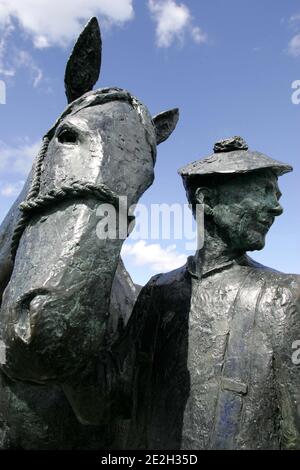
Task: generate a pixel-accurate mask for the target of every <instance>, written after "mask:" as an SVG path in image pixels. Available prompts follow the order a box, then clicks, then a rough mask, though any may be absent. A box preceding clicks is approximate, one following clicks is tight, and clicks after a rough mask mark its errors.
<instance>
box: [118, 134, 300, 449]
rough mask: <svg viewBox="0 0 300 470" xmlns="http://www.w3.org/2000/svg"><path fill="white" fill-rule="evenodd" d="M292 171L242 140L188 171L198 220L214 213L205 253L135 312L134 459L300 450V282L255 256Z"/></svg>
mask: <svg viewBox="0 0 300 470" xmlns="http://www.w3.org/2000/svg"><path fill="white" fill-rule="evenodd" d="M289 171H292V168H291V167H290V166H289V165H286V164H284V163H281V162H278V161H275V160H273V159H271V158H269V157H267V156H266V155H263V154H262V153H259V152H252V151H249V150H248V146H247V144H246V142H245V141H244V140H243V139H242V138H240V137H234V138H232V139H227V140H224V141H221V142H218V143H216V145H215V147H214V154H213V155H212V156H210V157H208V158H205V159H203V160H199V161H196V162H194V163H191V164H189V165H187V166H186V167H184V168H182V169H181V170H180V171H179V174H180V175H181V176H182V178H183V182H184V185H185V188H186V191H187V197H188V200H189V202H190V204H191V205H192V207H193V211H194V212H195V211H196V207H197V205H202V207H204V231H205V233H204V246H203V247H202V248H201V249H199V250H198V251H197V252H196V254H195V256H194V257H189V259H188V262H187V264H186V265H185V266H184V267H183V268H180V269H177V270H175V271H172V272H170V273H167V274H160V275H157V276H154V277H153V278H152V279H151V280H150V281H149V282H148V284H147V285H146V286H145V287H144V288H143V289H142V291H141V294H140V296H139V298H138V301H137V303H136V306H135V308H134V312H133V315H132V318H131V320H130V322H129V327H128V333H127V341H129V342H131V346H132V345H134V348H133V349H134V351H135V352H134V356H135V357H134V359H133V358H132V357H131V358H130V359H129V360H128V361H126V360H125V366H126V363H130V362H131V363H132V364H134V365H135V368H134V371H135V372H134V380H133V382H132V383H133V386H132V394H133V395H134V400H133V417H132V424H131V431H130V433H129V436H130V438H129V442H128V443H127V446H128V447H134V448H137V447H139V448H148V449H174V448H182V449H194V450H195V449H300V366H299V365H297V364H296V363H293V360H292V357H293V347H294V346H293V345H294V344H295V342H297V341H299V340H300V301H299V299H300V276H298V275H292V274H283V273H280V272H278V271H275V270H272V269H270V268H267V267H265V266H262V265H260V264H258V263H256V262H255V261H253V260H252V259H251V258H249V257H248V256H247V254H246V253H247V252H248V251H253V250H261V249H262V248H263V247H264V245H265V237H266V234H267V232H268V230H269V229H270V227H271V225H272V224H273V222H274V219H275V217H276V216H278V215H280V214H281V213H282V208H281V206H280V204H279V198H280V196H281V193H280V191H279V188H278V183H277V180H278V176H280V175H283V174H284V173H287V172H289ZM199 229H200V227H199ZM283 248H284V247H283ZM127 344H128V342H127ZM133 349H131V350H133ZM121 351H122V348H121V349H119V355H120V354H121V355H122V353H121ZM123 351H124V356H123V357H122V360H123V366H124V357H126V348H125V346H124V349H123ZM122 360H121V361H122ZM294 362H295V361H294ZM125 369H126V367H125ZM125 369H123V370H125ZM125 375H126V374H125ZM129 388H130V387H129Z"/></svg>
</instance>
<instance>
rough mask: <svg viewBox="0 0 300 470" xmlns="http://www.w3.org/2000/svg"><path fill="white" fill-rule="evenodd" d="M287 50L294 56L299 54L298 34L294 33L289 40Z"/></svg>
mask: <svg viewBox="0 0 300 470" xmlns="http://www.w3.org/2000/svg"><path fill="white" fill-rule="evenodd" d="M288 52H289V54H290V55H292V56H294V57H299V56H300V34H296V36H294V37H293V38H292V39H291V41H290V42H289V46H288Z"/></svg>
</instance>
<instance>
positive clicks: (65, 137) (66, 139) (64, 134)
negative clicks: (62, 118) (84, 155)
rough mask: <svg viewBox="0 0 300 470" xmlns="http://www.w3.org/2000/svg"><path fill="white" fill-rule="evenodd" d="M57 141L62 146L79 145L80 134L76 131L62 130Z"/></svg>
mask: <svg viewBox="0 0 300 470" xmlns="http://www.w3.org/2000/svg"><path fill="white" fill-rule="evenodd" d="M57 139H58V142H60V143H61V144H77V143H78V134H77V132H76V131H75V130H74V129H62V130H61V131H60V132H59V134H58V136H57Z"/></svg>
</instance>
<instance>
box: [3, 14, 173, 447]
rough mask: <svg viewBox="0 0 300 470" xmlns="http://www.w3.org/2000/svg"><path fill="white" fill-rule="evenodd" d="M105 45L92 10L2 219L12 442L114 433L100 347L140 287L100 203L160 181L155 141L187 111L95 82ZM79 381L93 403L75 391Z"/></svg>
mask: <svg viewBox="0 0 300 470" xmlns="http://www.w3.org/2000/svg"><path fill="white" fill-rule="evenodd" d="M100 51H101V38H100V30H99V26H98V22H97V20H96V19H95V18H93V19H92V20H91V21H90V22H89V23H88V25H87V26H86V28H85V30H84V31H83V33H82V34H81V36H80V37H79V40H78V42H77V44H76V46H75V48H74V51H73V54H72V55H71V57H70V60H69V62H68V65H67V69H66V77H65V84H66V94H67V97H68V100H69V105H68V107H67V108H66V110H65V111H64V112H63V113H62V115H61V116H60V117H59V119H58V120H57V121H56V123H55V125H54V126H53V127H52V128H51V129H50V130H49V131H48V132H47V133H46V135H45V137H44V139H43V143H42V147H41V150H40V152H39V154H38V156H37V158H36V159H35V162H34V165H33V169H32V171H31V174H30V176H29V178H28V181H27V183H26V185H25V187H24V190H23V191H22V194H21V195H20V197H19V198H18V201H17V202H16V204H15V205H14V206H13V208H12V209H11V211H10V213H9V214H8V216H7V218H6V220H5V221H4V223H3V225H2V227H1V234H0V240H1V247H0V251H1V255H0V260H1V276H0V277H1V279H0V285H1V297H2V304H1V316H0V331H1V336H0V339H1V346H2V349H3V350H4V351H2V352H3V354H2V355H1V362H2V363H1V374H0V448H4V449H17V448H23V449H28V448H33V449H49V448H58V449H61V448H65V449H68V448H72V449H73V448H90V449H91V448H94V449H100V448H105V447H109V446H111V445H112V441H113V440H114V436H115V430H114V423H113V422H112V420H110V419H109V417H107V416H106V414H105V413H106V408H105V406H102V405H103V403H104V405H105V398H104V397H103V396H102V395H101V393H99V394H98V389H99V386H98V382H97V381H98V379H99V380H100V382H101V378H100V377H101V374H102V364H101V357H102V351H103V350H105V351H106V350H107V349H108V346H107V344H109V342H110V341H111V338H112V335H111V333H112V330H113V332H115V330H116V326H118V320H119V318H120V317H121V318H124V317H125V316H128V315H129V314H130V310H131V308H132V305H133V302H134V300H135V298H136V292H135V288H134V286H133V283H132V281H131V280H130V277H129V276H128V274H127V273H126V271H125V269H124V267H122V264H119V263H120V250H121V246H122V243H123V242H124V237H123V238H119V237H115V238H114V239H110V238H106V239H100V238H99V237H98V236H97V230H96V229H97V223H98V222H99V217H98V216H97V207H98V206H99V204H100V203H109V204H111V205H113V206H114V207H115V208H116V210H117V211H119V210H120V207H119V196H126V197H127V203H128V207H130V205H132V204H134V203H137V201H138V199H139V198H140V196H141V195H142V194H143V192H144V191H145V190H146V189H147V188H148V187H149V186H150V185H151V184H152V182H153V179H154V165H155V160H156V147H157V144H159V143H160V142H163V141H164V140H166V139H167V138H168V137H169V135H170V134H171V133H172V132H173V130H174V128H175V126H176V124H177V120H178V110H177V109H174V110H171V111H168V112H165V113H161V114H160V115H158V116H156V117H155V118H152V117H151V115H150V113H149V111H148V110H147V108H146V107H145V106H144V105H143V104H142V103H141V102H140V101H139V100H138V99H136V98H135V97H134V96H133V95H131V94H130V93H129V92H128V91H126V90H123V89H120V88H105V89H100V90H96V91H91V90H92V88H93V86H94V84H95V82H96V81H97V79H98V76H99V71H100V62H101V57H100ZM130 221H131V219H130V218H129V220H128V224H129V222H130ZM118 265H119V268H118ZM116 273H117V274H116ZM115 274H116V276H115ZM111 291H112V292H111ZM2 294H3V296H2ZM120 297H121V298H120ZM122 297H123V300H122ZM110 298H112V302H111V303H110ZM119 304H121V305H122V309H123V308H124V311H122V312H120V311H119V309H118V307H119ZM78 384H79V385H80V387H81V390H80V400H81V402H83V401H84V410H82V409H81V407H80V406H77V403H76V401H75V400H74V398H73V390H74V389H75V390H76V387H77V385H78ZM102 385H103V384H102ZM94 389H96V391H97V398H96V399H95V400H94V401H93V402H91V401H89V399H88V398H87V397H88V396H89V395H90V394H91V393H92V392H93V390H94ZM103 393H104V394H105V390H104V392H103ZM94 396H95V394H94ZM106 407H108V406H106Z"/></svg>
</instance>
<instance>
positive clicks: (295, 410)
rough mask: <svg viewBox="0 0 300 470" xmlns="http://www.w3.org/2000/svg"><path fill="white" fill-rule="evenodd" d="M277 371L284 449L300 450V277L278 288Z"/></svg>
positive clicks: (275, 339) (275, 362) (275, 342)
mask: <svg viewBox="0 0 300 470" xmlns="http://www.w3.org/2000/svg"><path fill="white" fill-rule="evenodd" d="M276 300H277V306H276V312H274V313H275V315H276V332H277V334H276V337H275V338H274V344H275V347H274V369H275V370H274V372H275V377H276V381H277V391H278V398H279V413H280V435H281V448H282V449H300V277H299V276H293V278H292V279H291V280H290V281H289V283H288V285H284V286H281V287H279V288H278V290H277V295H276Z"/></svg>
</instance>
